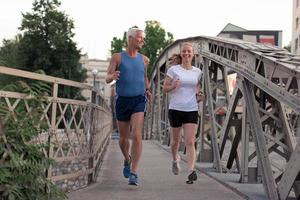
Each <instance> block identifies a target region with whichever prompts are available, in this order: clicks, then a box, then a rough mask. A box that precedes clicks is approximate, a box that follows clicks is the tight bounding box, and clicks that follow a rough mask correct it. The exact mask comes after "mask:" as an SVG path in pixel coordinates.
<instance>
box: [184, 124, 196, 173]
mask: <svg viewBox="0 0 300 200" xmlns="http://www.w3.org/2000/svg"><path fill="white" fill-rule="evenodd" d="M183 130H184V141H185V146H186V156H187V163H188V169H189V171H193V170H194V168H195V161H196V150H195V136H196V132H197V124H194V123H187V124H184V125H183Z"/></svg>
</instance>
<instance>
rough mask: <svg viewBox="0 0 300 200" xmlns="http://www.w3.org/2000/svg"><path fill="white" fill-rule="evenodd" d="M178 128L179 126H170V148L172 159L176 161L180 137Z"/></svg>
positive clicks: (179, 128)
mask: <svg viewBox="0 0 300 200" xmlns="http://www.w3.org/2000/svg"><path fill="white" fill-rule="evenodd" d="M180 130H181V127H178V128H172V133H171V150H172V156H173V161H177V160H178V159H179V155H178V150H179V144H180V139H181V135H180Z"/></svg>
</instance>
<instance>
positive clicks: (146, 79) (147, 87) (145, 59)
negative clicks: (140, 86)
mask: <svg viewBox="0 0 300 200" xmlns="http://www.w3.org/2000/svg"><path fill="white" fill-rule="evenodd" d="M143 60H144V66H145V70H144V71H145V73H144V77H145V89H146V91H147V90H150V83H149V79H148V73H147V69H148V65H149V58H148V57H147V56H144V55H143Z"/></svg>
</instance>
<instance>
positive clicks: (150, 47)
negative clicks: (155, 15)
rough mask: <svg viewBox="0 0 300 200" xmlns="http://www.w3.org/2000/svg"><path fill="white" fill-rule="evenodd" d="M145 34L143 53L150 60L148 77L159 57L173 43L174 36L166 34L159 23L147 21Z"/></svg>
mask: <svg viewBox="0 0 300 200" xmlns="http://www.w3.org/2000/svg"><path fill="white" fill-rule="evenodd" d="M145 34H146V37H145V44H146V45H145V46H144V47H143V48H142V53H143V54H145V55H146V56H148V57H149V59H150V63H149V67H150V68H149V69H148V75H150V74H151V72H152V68H153V64H154V63H155V61H156V59H157V57H158V55H159V54H160V53H161V51H162V50H163V49H164V48H165V47H166V46H167V45H169V44H170V43H172V42H173V34H172V33H170V32H166V31H165V30H164V29H163V28H162V27H161V25H160V23H159V22H158V21H146V27H145Z"/></svg>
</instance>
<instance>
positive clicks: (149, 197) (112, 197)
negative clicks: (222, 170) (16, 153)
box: [69, 140, 244, 200]
mask: <svg viewBox="0 0 300 200" xmlns="http://www.w3.org/2000/svg"><path fill="white" fill-rule="evenodd" d="M143 144H144V147H143V156H142V160H141V165H140V169H139V177H140V185H139V186H138V187H136V186H129V185H128V184H127V181H128V180H127V179H125V178H124V177H123V176H122V164H123V158H122V156H121V152H120V150H119V146H118V142H117V140H111V142H110V145H109V148H108V151H107V153H106V155H105V157H104V163H103V165H102V169H101V171H100V173H99V178H98V179H99V180H98V182H97V183H95V184H92V185H90V186H89V187H87V188H85V189H81V190H78V191H75V192H72V193H70V194H69V199H70V200H83V199H84V200H127V199H128V200H182V199H184V200H194V199H195V200H196V199H197V200H202V199H203V200H207V199H213V200H218V199H222V200H227V199H228V200H238V199H244V198H242V197H241V196H239V195H238V194H236V193H235V192H233V191H232V190H230V189H228V188H227V187H225V186H224V185H222V184H220V183H218V182H217V181H215V180H213V179H211V178H210V177H208V176H206V175H205V174H201V173H200V174H198V181H196V182H194V184H192V185H188V184H186V183H185V180H186V177H187V175H188V172H187V170H186V169H187V166H186V163H184V162H182V163H181V167H182V171H181V173H180V175H177V176H175V175H173V174H172V172H171V167H170V165H171V154H170V153H168V152H167V151H165V150H162V149H161V148H159V147H158V146H157V145H156V144H153V143H152V142H151V141H143Z"/></svg>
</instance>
